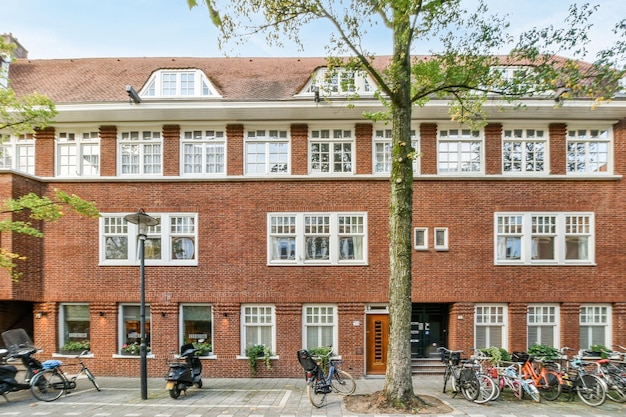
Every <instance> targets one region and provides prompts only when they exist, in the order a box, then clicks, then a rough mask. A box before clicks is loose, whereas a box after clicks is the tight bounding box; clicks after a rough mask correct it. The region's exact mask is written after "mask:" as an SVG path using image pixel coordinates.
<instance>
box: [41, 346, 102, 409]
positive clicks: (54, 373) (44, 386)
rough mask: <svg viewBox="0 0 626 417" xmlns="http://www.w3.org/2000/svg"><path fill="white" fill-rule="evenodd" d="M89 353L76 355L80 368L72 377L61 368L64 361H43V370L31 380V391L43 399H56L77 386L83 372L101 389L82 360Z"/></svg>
mask: <svg viewBox="0 0 626 417" xmlns="http://www.w3.org/2000/svg"><path fill="white" fill-rule="evenodd" d="M88 353H89V351H88V350H85V351H83V352H82V353H81V354H80V355H78V356H76V358H77V359H78V364H77V365H80V369H79V370H78V373H77V374H76V375H74V376H72V377H71V378H68V376H67V375H66V374H65V372H64V371H63V370H62V369H61V365H62V362H61V361H58V360H48V361H45V362H43V363H42V364H41V365H42V370H41V371H39V372H38V373H37V374H36V375H35V376H34V377H33V379H32V380H31V388H30V390H31V392H32V393H33V395H34V396H35V398H37V399H38V400H41V401H54V400H56V399H58V398H59V397H61V395H63V394H66V395H67V392H68V391H69V390H73V389H75V388H76V380H77V379H78V377H79V376H80V375H82V374H85V375H86V376H87V378H88V379H89V381H91V383H92V384H93V386H94V387H95V388H96V390H98V391H100V385H98V382H97V381H96V378H95V377H94V376H93V374H92V373H91V371H90V370H89V369H88V368H87V366H86V365H85V364H84V362H83V361H82V358H83V357H84V356H85V355H87V354H88Z"/></svg>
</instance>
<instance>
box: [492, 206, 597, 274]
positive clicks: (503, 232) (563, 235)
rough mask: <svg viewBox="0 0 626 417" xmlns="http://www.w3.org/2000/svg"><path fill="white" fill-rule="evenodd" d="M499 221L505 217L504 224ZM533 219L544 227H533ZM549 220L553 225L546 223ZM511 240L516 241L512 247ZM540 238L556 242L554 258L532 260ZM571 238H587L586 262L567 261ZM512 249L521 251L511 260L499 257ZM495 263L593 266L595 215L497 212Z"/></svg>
mask: <svg viewBox="0 0 626 417" xmlns="http://www.w3.org/2000/svg"><path fill="white" fill-rule="evenodd" d="M500 218H502V220H501V221H500ZM533 219H539V220H541V224H537V225H536V227H533ZM576 219H578V220H580V221H576ZM548 221H550V223H547V222H548ZM509 239H511V242H513V244H512V245H508V244H507V243H506V242H507V241H508V240H509ZM541 239H547V240H549V241H551V242H552V243H553V255H554V256H553V257H554V259H533V258H534V255H533V254H534V253H536V251H537V246H536V241H537V240H541ZM568 239H574V240H576V239H586V241H587V242H586V246H585V245H583V246H582V247H581V248H583V249H585V250H586V257H587V259H567V256H568V254H567V250H568V245H567V242H568ZM515 241H519V245H517V244H515V243H514V242H515ZM574 243H575V242H574ZM501 245H506V246H501ZM517 246H519V248H518V247H517ZM509 247H510V249H509ZM513 249H519V253H516V254H515V255H514V256H509V257H508V258H509V259H507V258H505V257H501V256H500V253H509V252H510V250H513ZM503 251H504V252H503ZM494 264H496V265H594V264H595V214H594V213H592V212H496V213H494Z"/></svg>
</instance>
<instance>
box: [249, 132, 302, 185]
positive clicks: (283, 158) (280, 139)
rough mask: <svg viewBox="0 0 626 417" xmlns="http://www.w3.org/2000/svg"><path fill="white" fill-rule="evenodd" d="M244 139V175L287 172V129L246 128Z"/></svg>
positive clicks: (288, 157)
mask: <svg viewBox="0 0 626 417" xmlns="http://www.w3.org/2000/svg"><path fill="white" fill-rule="evenodd" d="M245 141H246V142H245V157H246V161H245V167H246V175H275V174H289V172H290V164H289V161H290V158H291V156H290V146H289V144H290V140H289V130H287V129H282V130H281V129H263V128H259V129H248V130H247V131H246V137H245Z"/></svg>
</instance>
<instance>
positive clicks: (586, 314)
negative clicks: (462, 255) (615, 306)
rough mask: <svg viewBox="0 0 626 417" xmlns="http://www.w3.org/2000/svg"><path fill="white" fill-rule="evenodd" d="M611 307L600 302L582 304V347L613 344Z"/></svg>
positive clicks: (588, 347)
mask: <svg viewBox="0 0 626 417" xmlns="http://www.w3.org/2000/svg"><path fill="white" fill-rule="evenodd" d="M610 325H611V307H610V306H608V305H599V304H586V305H585V304H584V305H581V306H580V348H581V349H590V348H591V346H594V345H601V346H605V347H609V348H610V346H611V327H610Z"/></svg>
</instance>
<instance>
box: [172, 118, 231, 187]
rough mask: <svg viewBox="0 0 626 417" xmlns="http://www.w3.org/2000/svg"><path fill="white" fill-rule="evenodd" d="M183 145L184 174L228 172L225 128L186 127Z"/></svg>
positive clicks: (182, 140)
mask: <svg viewBox="0 0 626 417" xmlns="http://www.w3.org/2000/svg"><path fill="white" fill-rule="evenodd" d="M181 147H182V149H181V153H180V154H181V166H182V167H181V172H182V175H184V176H195V175H224V174H225V173H226V134H225V132H224V130H223V129H219V128H218V129H184V130H183V131H182V132H181Z"/></svg>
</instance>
